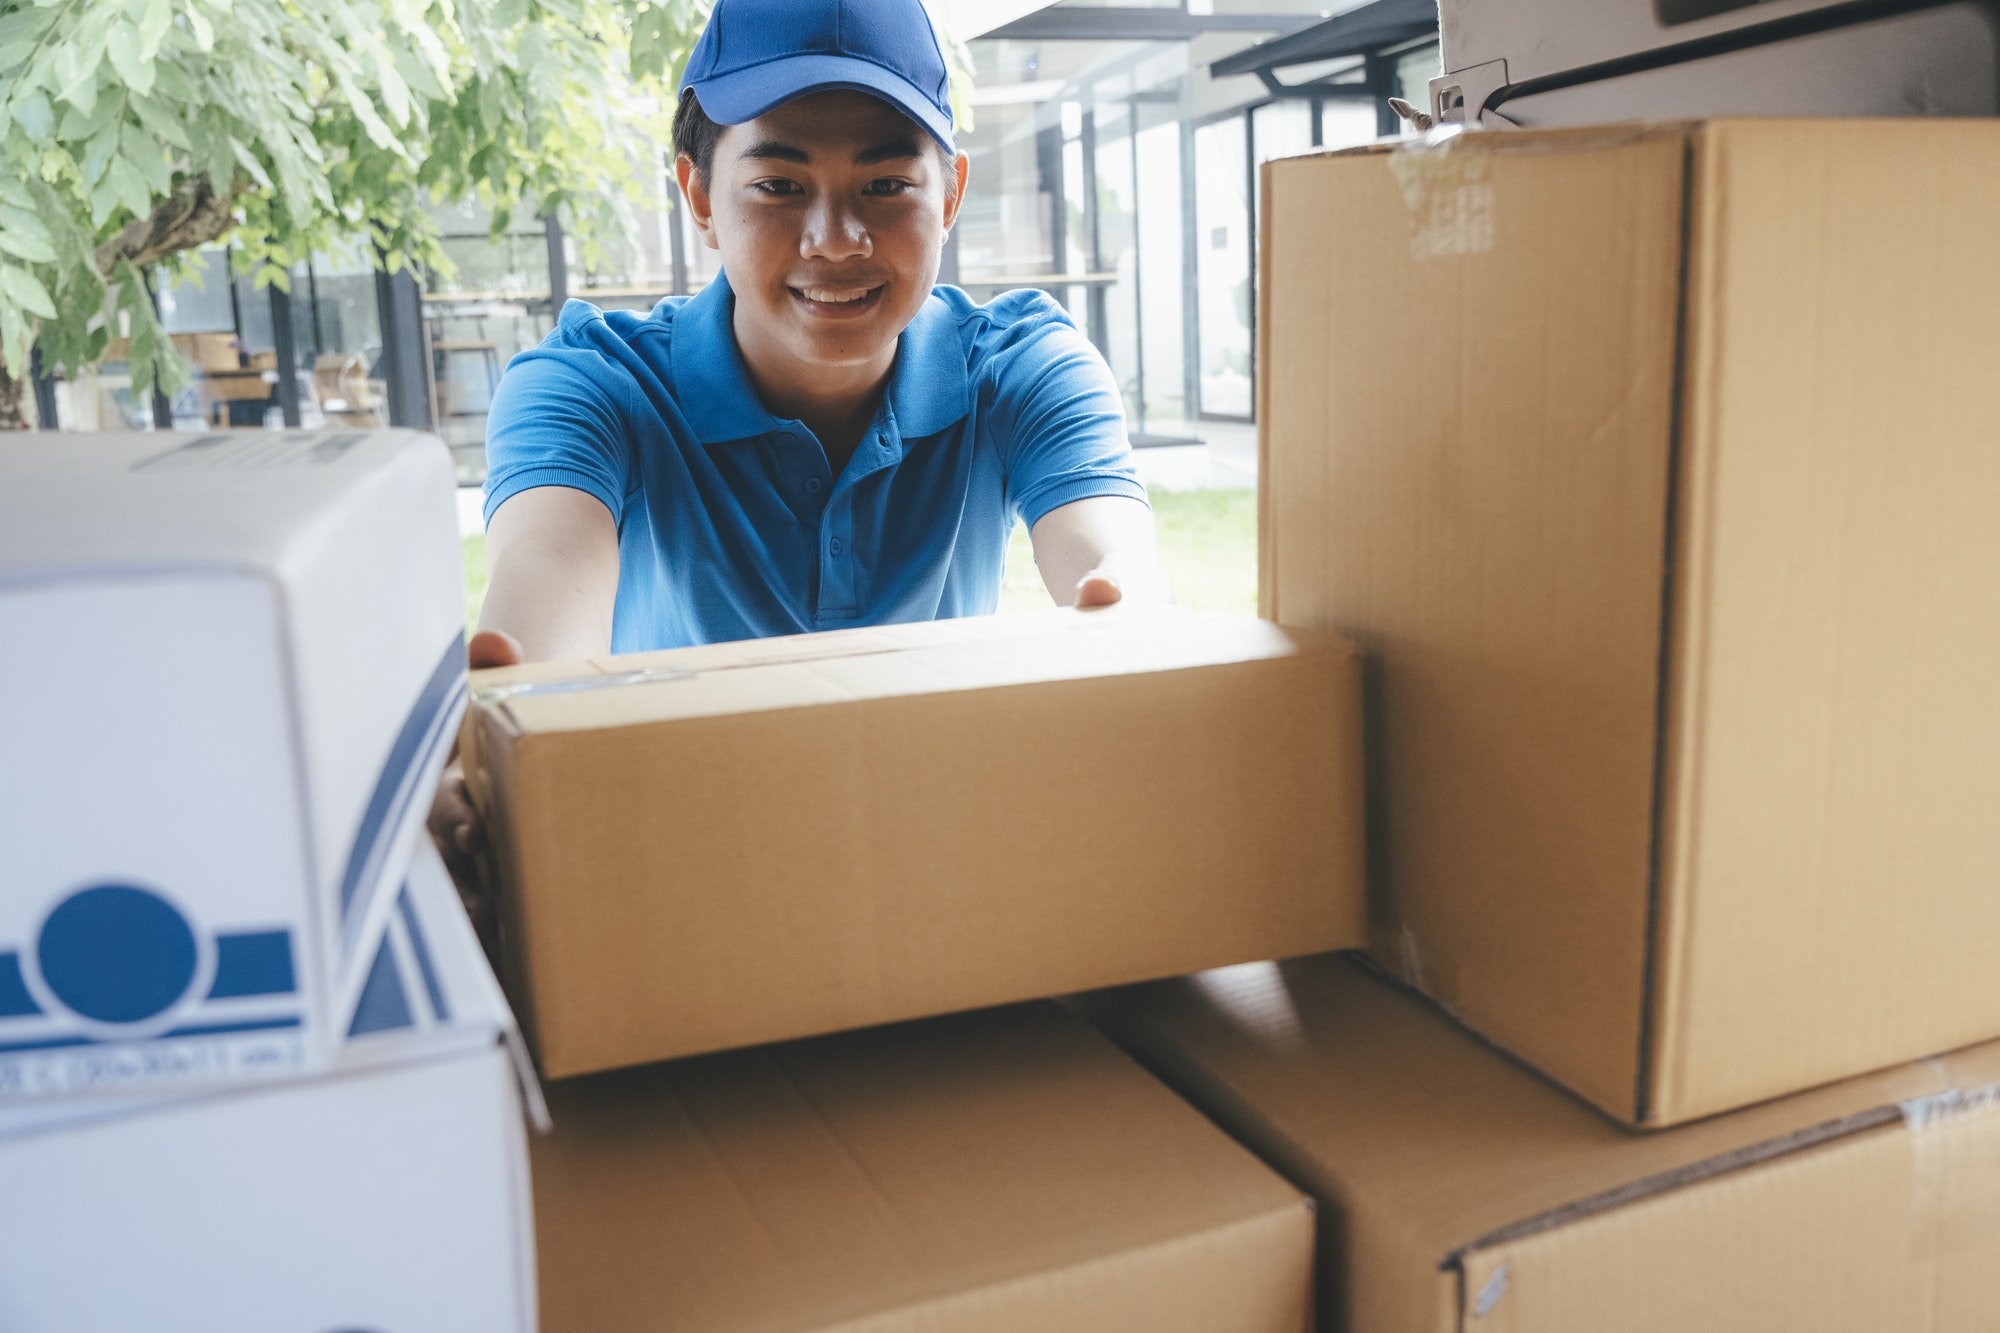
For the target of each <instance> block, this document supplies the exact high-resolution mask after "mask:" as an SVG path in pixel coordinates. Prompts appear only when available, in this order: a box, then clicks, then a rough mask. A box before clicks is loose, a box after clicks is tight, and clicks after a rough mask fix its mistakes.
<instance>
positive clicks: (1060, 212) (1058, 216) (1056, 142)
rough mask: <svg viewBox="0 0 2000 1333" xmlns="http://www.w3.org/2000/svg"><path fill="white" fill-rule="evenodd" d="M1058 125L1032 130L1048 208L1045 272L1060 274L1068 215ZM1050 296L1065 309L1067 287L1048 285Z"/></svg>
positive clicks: (1037, 172) (1039, 178)
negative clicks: (1046, 267)
mask: <svg viewBox="0 0 2000 1333" xmlns="http://www.w3.org/2000/svg"><path fill="white" fill-rule="evenodd" d="M1062 149H1063V142H1062V124H1061V123H1060V122H1058V123H1056V124H1054V125H1045V126H1043V127H1042V128H1041V129H1039V130H1037V131H1035V175H1036V178H1037V179H1036V189H1037V190H1038V191H1039V192H1040V195H1041V197H1042V198H1043V199H1046V200H1047V201H1048V207H1049V272H1050V273H1051V274H1055V273H1061V272H1062V271H1063V270H1064V269H1066V268H1068V267H1069V216H1068V214H1067V212H1066V211H1065V210H1064V207H1063V166H1062ZM1047 291H1048V293H1049V295H1050V296H1053V297H1055V298H1056V300H1057V301H1059V302H1061V304H1062V306H1063V308H1064V309H1068V308H1069V301H1068V299H1067V298H1068V297H1069V286H1068V284H1066V283H1056V284H1052V285H1050V286H1049V287H1048V288H1047Z"/></svg>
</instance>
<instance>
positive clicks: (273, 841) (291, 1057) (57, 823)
mask: <svg viewBox="0 0 2000 1333" xmlns="http://www.w3.org/2000/svg"><path fill="white" fill-rule="evenodd" d="M463 614H464V612H463V591H462V583H461V572H460V554H459V551H458V538H457V519H456V507H455V501H454V494H453V481H452V471H451V465H450V461H449V458H448V456H447V454H446V451H445V450H444V448H443V447H442V446H441V445H439V444H438V442H437V441H436V440H435V439H432V438H430V437H427V436H422V435H417V434H413V433H408V432H393V431H383V432H339V433H305V432H290V433H281V434H262V433H259V434H248V433H245V434H214V435H205V436H200V437H196V438H193V439H182V440H174V439H173V438H172V437H161V436H56V435H42V436H27V437H23V438H21V439H20V440H18V441H9V442H7V443H6V444H4V445H0V755H4V756H5V759H4V762H0V1099H5V1098H21V1097H45V1096H58V1095H64V1094H74V1093H85V1092H111V1091H121V1090H131V1091H136V1090H142V1089H164V1088H170V1087H174V1086H178V1085H183V1084H187V1085H198V1084H202V1083H209V1082H214V1081H217V1080H225V1081H226V1080H237V1079H251V1078H268V1077H283V1076H289V1075H294V1074H299V1073H305V1072H309V1071H312V1070H314V1069H318V1068H323V1067H325V1066H326V1065H327V1064H328V1063H329V1062H330V1060H331V1059H332V1056H333V1054H334V1052H335V1050H336V1049H337V1048H338V1045H339V1043H340V1041H341V1039H342V1038H343V1037H344V1036H345V1035H346V1033H347V1030H348V1027H349V1026H350V1024H351V1021H352V1018H353V1014H354V1011H355V1008H356V1006H357V1004H358V1003H359V1002H360V1000H361V998H362V995H363V992H364V990H365V989H366V988H367V987H368V986H369V984H370V979H371V975H373V974H374V973H375V972H377V971H378V970H379V969H378V968H377V966H376V960H377V958H378V956H379V955H380V953H381V948H382V935H383V929H384V925H385V923H386V921H387V920H388V918H389V915H390V914H391V912H392V910H393V900H394V895H393V892H392V891H391V890H392V889H393V887H394V885H395V884H397V883H400V879H401V876H402V873H403V871H404V869H405V868H406V867H407V864H408V859H409V855H410V848H411V847H412V845H413V843H414V841H415V839H416V837H417V835H418V833H419V832H420V830H421V828H422V821H423V816H424V812H425V809H426V808H427V805H428V799H429V793H430V791H431V790H432V789H433V787H434V785H435V782H436V775H437V772H438V770H439V769H440V768H441V767H442V765H443V762H444V759H445V756H446V753H447V752H448V749H449V746H450V744H451V738H452V735H453V732H454V728H455V726H456V721H457V717H458V714H459V712H460V711H461V710H462V709H463V706H464V693H465V691H464V674H465V667H464V663H465V653H464V646H463Z"/></svg>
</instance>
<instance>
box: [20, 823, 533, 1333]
mask: <svg viewBox="0 0 2000 1333" xmlns="http://www.w3.org/2000/svg"><path fill="white" fill-rule="evenodd" d="M396 901H397V911H396V915H395V918H394V920H393V923H392V925H391V927H390V930H389V938H390V939H391V940H392V941H393V954H394V956H395V958H396V960H397V961H396V963H395V979H394V981H393V983H392V984H391V985H390V986H389V987H388V989H387V990H385V991H384V992H382V1003H381V1004H380V1006H379V1008H380V1010H381V1012H379V1013H378V1014H377V1019H378V1022H377V1023H376V1025H375V1026H374V1028H373V1030H372V1031H370V1032H369V1033H368V1034H367V1035H364V1036H359V1037H357V1038H356V1039H355V1040H353V1041H351V1042H348V1043H347V1044H346V1045H345V1046H344V1047H343V1048H342V1049H341V1051H340V1053H339V1057H338V1063H337V1065H336V1067H335V1069H334V1070H333V1071H331V1072H328V1073H325V1074H322V1075H320V1076H318V1077H312V1078H304V1079H294V1080H288V1081H286V1082H283V1083H279V1084H274V1085H273V1084H266V1085H261V1086H253V1087H249V1088H239V1089H234V1090H230V1091H226V1092H209V1093H206V1094H188V1093H173V1094H171V1095H170V1096H169V1098H168V1099H166V1100H159V1099H142V1098H125V1099H122V1100H119V1101H111V1100H95V1101H85V1102H82V1103H68V1104H64V1103H56V1102H47V1101H42V1102H18V1103H15V1104H14V1105H12V1106H8V1107H5V1108H0V1199H4V1200H5V1201H6V1202H5V1205H4V1206H0V1328H4V1329H6V1330H8V1333H131V1331H134V1330H141V1329H143V1330H146V1333H271V1331H272V1330H275V1329H294V1330H300V1331H301V1333H308V1331H309V1333H326V1331H329V1330H335V1329H341V1330H348V1329H352V1330H371V1331H372V1330H379V1331H380V1333H399V1331H400V1330H406V1329H407V1330H420V1329H467V1330H472V1329H477V1330H481V1331H482V1333H484V1331H485V1330H492V1333H533V1331H534V1328H535V1282H534V1279H535V1257H534V1232H533V1214H532V1208H531V1206H530V1203H529V1175H528V1146H527V1133H526V1128H525V1125H524V1123H523V1122H524V1111H527V1112H528V1113H530V1114H532V1113H534V1111H535V1110H536V1109H537V1108H539V1106H540V1101H539V1095H538V1094H537V1093H536V1092H535V1090H534V1088H533V1085H532V1084H531V1083H530V1084H522V1083H521V1082H520V1081H519V1079H518V1075H519V1074H520V1073H521V1071H522V1070H523V1068H524V1066H523V1064H522V1062H521V1060H519V1059H518V1058H517V1057H516V1055H515V1051H516V1049H517V1046H516V1044H515V1042H514V1040H513V1039H512V1036H511V1034H512V1021H511V1019H510V1018H509V1017H508V1014H507V1009H506V1005H505V1003H504V1002H503V1001H502V1000H501V998H500V990H499V986H498V985H497V983H496V982H495V981H494V979H493V975H492V973H491V971H490V970H488V968H487V965H486V959H485V956H484V955H483V954H482V953H481V952H480V949H479V945H478V942H477V941H476V940H475V939H473V937H472V930H471V927H470V925H468V924H467V922H466V920H465V916H464V913H463V911H462V910H461V909H460V908H459V906H458V901H457V897H456V895H455V893H454V891H453V889H452V887H451V883H450V881H449V880H448V879H447V878H446V877H445V875H444V868H443V866H441V865H440V864H438V862H437V857H436V853H435V852H434V851H431V850H430V849H428V848H425V849H423V853H422V854H421V855H420V856H419V857H418V858H417V861H416V863H415V865H414V866H413V868H412V872H411V878H410V883H409V884H408V886H407V887H405V888H404V889H402V890H401V891H400V892H399V893H398V894H397V895H396ZM524 1092H525V1093H526V1094H527V1096H528V1099H529V1105H528V1106H525V1107H524V1104H523V1093H524Z"/></svg>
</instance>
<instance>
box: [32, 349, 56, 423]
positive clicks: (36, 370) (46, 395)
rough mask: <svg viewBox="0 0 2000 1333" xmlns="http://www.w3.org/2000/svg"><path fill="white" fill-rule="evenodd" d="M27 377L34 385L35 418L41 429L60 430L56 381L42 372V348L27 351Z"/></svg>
mask: <svg viewBox="0 0 2000 1333" xmlns="http://www.w3.org/2000/svg"><path fill="white" fill-rule="evenodd" d="M28 379H29V381H30V382H31V383H32V384H33V385H34V386H35V420H36V422H37V423H38V424H39V425H40V426H41V428H42V429H43V430H61V429H62V422H61V421H60V420H58V417H59V416H60V413H58V412H57V411H56V382H55V381H54V380H52V379H50V378H49V377H48V376H47V375H44V374H43V373H42V349H41V348H39V347H36V348H32V349H30V350H29V352H28Z"/></svg>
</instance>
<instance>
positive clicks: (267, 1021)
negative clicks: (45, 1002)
mask: <svg viewBox="0 0 2000 1333" xmlns="http://www.w3.org/2000/svg"><path fill="white" fill-rule="evenodd" d="M297 1026H299V1017H298V1015H297V1014H292V1015H289V1016H287V1017H284V1018H252V1019H245V1020H244V1021H243V1022H240V1023H201V1024H196V1025H194V1026H192V1027H183V1028H175V1029H174V1030H173V1031H171V1032H167V1033H163V1034H162V1035H160V1036H157V1037H142V1038H139V1039H137V1040H136V1041H135V1040H134V1039H132V1038H128V1037H106V1038H102V1039H100V1038H97V1037H77V1036H69V1037H42V1038H40V1039H39V1040H36V1041H12V1042H6V1043H4V1044H0V1054H7V1053H11V1052H16V1051H55V1050H61V1049H63V1048H64V1047H68V1046H126V1045H144V1044H146V1043H147V1042H152V1041H169V1040H171V1039H173V1038H175V1037H217V1036H224V1035H226V1034H228V1033H231V1032H263V1031H265V1030H267V1029H271V1028H295V1027H297Z"/></svg>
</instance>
